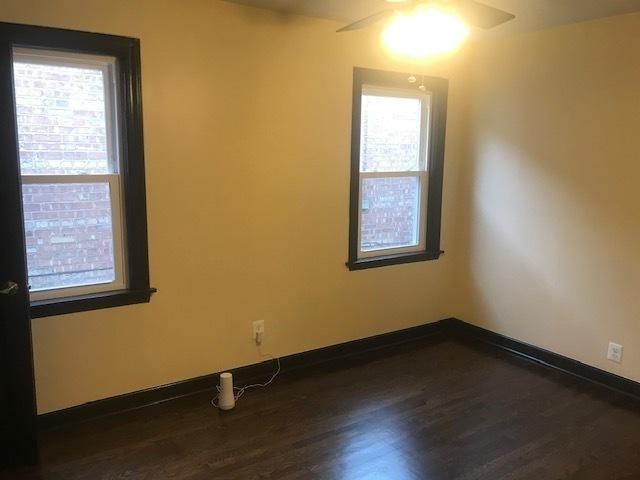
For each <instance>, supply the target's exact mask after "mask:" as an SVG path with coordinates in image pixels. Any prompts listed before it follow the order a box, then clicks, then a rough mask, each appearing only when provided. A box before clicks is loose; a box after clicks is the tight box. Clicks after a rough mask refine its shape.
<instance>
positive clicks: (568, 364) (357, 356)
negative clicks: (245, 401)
mask: <svg viewBox="0 0 640 480" xmlns="http://www.w3.org/2000/svg"><path fill="white" fill-rule="evenodd" d="M437 336H440V337H443V338H455V339H458V340H463V341H465V340H466V341H473V342H480V343H482V344H484V345H489V346H491V347H494V348H498V349H500V350H502V351H505V352H508V353H510V354H513V355H517V356H519V357H522V358H525V359H527V360H529V361H531V362H535V363H537V364H540V365H543V366H545V367H548V368H552V369H554V370H558V371H561V372H563V373H565V374H568V375H571V376H573V377H577V378H579V379H582V380H584V381H587V382H589V383H592V384H596V385H599V386H601V387H605V388H607V389H609V390H613V391H616V392H619V393H622V394H623V395H625V396H627V397H631V398H633V399H636V400H640V383H638V382H634V381H633V380H629V379H627V378H624V377H620V376H618V375H614V374H613V373H609V372H606V371H604V370H601V369H599V368H595V367H591V366H589V365H586V364H584V363H582V362H579V361H577V360H573V359H571V358H569V357H565V356H563V355H559V354H557V353H554V352H551V351H549V350H545V349H543V348H540V347H536V346H534V345H530V344H528V343H525V342H521V341H519V340H515V339H513V338H509V337H507V336H504V335H501V334H499V333H495V332H492V331H490V330H487V329H484V328H481V327H478V326H475V325H471V324H469V323H466V322H464V321H462V320H459V319H457V318H447V319H444V320H440V321H437V322H433V323H428V324H425V325H419V326H417V327H412V328H407V329H404V330H398V331H394V332H389V333H384V334H381V335H376V336H373V337H367V338H363V339H360V340H353V341H350V342H345V343H340V344H337V345H331V346H328V347H323V348H318V349H315V350H310V351H307V352H302V353H296V354H293V355H287V356H285V357H281V358H280V362H281V368H282V372H293V371H296V370H302V369H309V368H313V367H315V366H328V365H329V366H330V365H331V363H332V362H333V363H335V365H336V366H337V367H339V368H341V367H344V366H346V365H353V364H357V363H358V362H366V361H370V360H372V359H375V358H379V357H382V356H385V355H386V354H388V352H389V351H390V349H392V348H393V347H399V346H402V345H406V344H408V343H410V342H418V341H421V340H425V339H427V338H431V337H437ZM273 368H274V366H273V362H272V361H265V362H261V363H256V364H253V365H247V366H245V367H240V368H235V369H232V370H231V372H233V376H234V381H235V383H236V385H246V384H248V383H254V382H255V381H259V380H264V379H265V378H268V377H269V376H270V375H271V374H272V373H273ZM219 374H220V372H216V373H212V374H209V375H204V376H201V377H197V378H192V379H188V380H183V381H180V382H175V383H171V384H168V385H161V386H158V387H154V388H149V389H146V390H140V391H137V392H132V393H127V394H124V395H118V396H115V397H110V398H105V399H102V400H96V401H94V402H89V403H85V404H83V405H78V406H76V407H70V408H66V409H64V410H58V411H55V412H50V413H45V414H42V415H39V416H38V425H39V427H40V429H41V430H48V429H51V428H57V427H61V426H64V425H68V424H71V423H76V422H81V421H86V420H91V419H94V418H98V417H102V416H106V415H112V414H115V413H120V412H125V411H128V410H135V409H138V408H143V407H146V406H150V405H154V404H157V403H162V402H167V401H170V400H173V399H176V398H181V397H186V396H189V395H194V394H197V393H200V392H205V391H213V390H214V389H215V386H216V384H217V383H218V375H219Z"/></svg>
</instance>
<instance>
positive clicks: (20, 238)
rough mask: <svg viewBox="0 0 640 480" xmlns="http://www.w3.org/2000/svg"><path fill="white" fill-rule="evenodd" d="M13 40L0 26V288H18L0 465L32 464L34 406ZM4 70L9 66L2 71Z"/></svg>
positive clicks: (5, 308)
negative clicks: (9, 284)
mask: <svg viewBox="0 0 640 480" xmlns="http://www.w3.org/2000/svg"><path fill="white" fill-rule="evenodd" d="M13 46H14V44H13V42H12V41H11V38H10V35H9V32H8V30H7V29H4V28H2V26H1V25H0V146H1V148H0V226H1V227H2V228H1V229H0V230H1V231H2V240H0V272H1V275H3V276H4V275H7V276H8V278H0V288H4V282H5V281H9V280H11V281H13V282H15V283H17V284H18V291H17V293H16V294H15V295H11V296H5V295H2V296H0V341H1V342H3V345H2V348H1V350H0V351H2V352H3V353H4V358H2V359H0V368H2V369H3V370H4V372H3V374H4V375H3V376H4V377H5V383H6V385H3V387H4V389H5V395H6V396H7V403H8V409H9V411H8V412H7V413H6V415H7V419H8V422H7V425H6V428H7V432H5V433H3V434H2V438H0V466H2V465H6V466H8V465H19V464H35V463H37V461H38V441H37V426H36V417H37V408H36V393H35V380H34V369H33V347H32V339H31V319H30V317H29V291H28V287H27V262H26V248H25V238H24V226H23V214H22V194H21V181H20V165H19V160H18V158H19V157H18V134H17V127H16V112H15V101H14V89H13V50H12V49H13ZM6 66H8V67H9V68H2V67H6Z"/></svg>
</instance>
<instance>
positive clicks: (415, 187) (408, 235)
mask: <svg viewBox="0 0 640 480" xmlns="http://www.w3.org/2000/svg"><path fill="white" fill-rule="evenodd" d="M419 226H420V180H419V177H387V178H365V179H364V180H363V182H362V220H361V224H360V228H361V232H360V243H361V245H360V247H361V250H362V251H364V252H367V251H372V250H380V249H385V248H397V247H409V246H415V245H417V244H418V238H419V231H418V229H419Z"/></svg>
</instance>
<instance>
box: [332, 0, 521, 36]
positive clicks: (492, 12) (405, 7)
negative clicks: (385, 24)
mask: <svg viewBox="0 0 640 480" xmlns="http://www.w3.org/2000/svg"><path fill="white" fill-rule="evenodd" d="M386 1H387V3H389V4H393V5H394V6H393V7H390V8H388V9H386V10H383V11H381V12H378V13H374V14H373V15H369V16H368V17H365V18H362V19H360V20H358V21H356V22H353V23H351V24H349V25H347V26H345V27H342V28H341V29H339V30H338V32H348V31H351V30H359V29H361V28H366V27H370V26H371V25H374V24H375V23H378V22H380V21H382V20H385V19H386V18H388V17H391V16H392V15H393V14H394V13H396V12H399V11H400V12H401V11H410V10H411V9H413V8H415V7H417V6H418V5H427V6H435V7H443V8H447V9H453V10H454V11H455V12H456V13H457V14H458V15H459V16H460V18H461V19H462V20H463V21H464V22H465V23H467V24H468V25H471V26H474V27H480V28H483V29H489V28H493V27H496V26H498V25H500V24H502V23H505V22H508V21H509V20H512V19H514V18H515V15H513V14H511V13H508V12H505V11H503V10H500V9H497V8H493V7H490V6H489V5H485V4H483V3H480V2H476V1H475V0H386Z"/></svg>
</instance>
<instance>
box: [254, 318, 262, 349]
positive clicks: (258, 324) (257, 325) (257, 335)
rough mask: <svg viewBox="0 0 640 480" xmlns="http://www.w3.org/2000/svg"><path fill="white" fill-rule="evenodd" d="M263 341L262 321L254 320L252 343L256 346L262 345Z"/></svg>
mask: <svg viewBox="0 0 640 480" xmlns="http://www.w3.org/2000/svg"><path fill="white" fill-rule="evenodd" d="M263 340H264V320H256V321H255V322H253V341H254V342H256V345H262V341H263Z"/></svg>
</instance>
